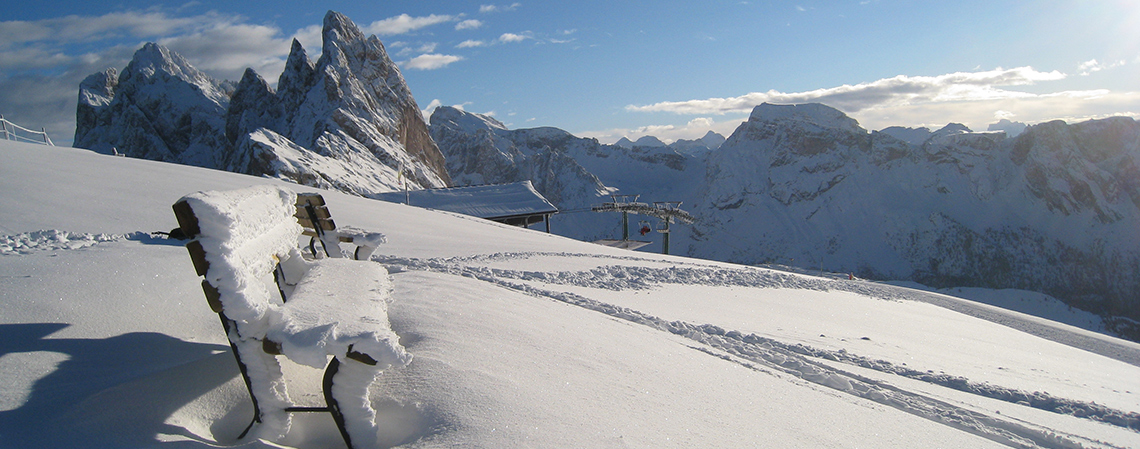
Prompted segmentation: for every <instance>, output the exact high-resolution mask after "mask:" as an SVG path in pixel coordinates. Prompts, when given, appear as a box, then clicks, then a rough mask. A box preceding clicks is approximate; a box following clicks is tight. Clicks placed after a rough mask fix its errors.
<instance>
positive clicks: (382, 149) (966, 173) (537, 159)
mask: <svg viewBox="0 0 1140 449" xmlns="http://www.w3.org/2000/svg"><path fill="white" fill-rule="evenodd" d="M323 39H324V41H323V47H322V54H321V57H320V58H319V59H318V60H317V61H316V62H315V63H313V62H312V61H310V60H309V59H308V57H307V56H306V54H305V50H304V49H303V48H302V47H301V45H300V44H299V43H297V42H294V44H293V48H292V51H291V53H290V55H289V59H288V62H287V64H286V68H285V71H284V72H283V73H282V74H281V77H280V78H279V79H278V82H277V85H276V89H272V88H270V86H269V84H268V83H267V82H266V81H265V80H264V79H262V78H261V77H260V76H259V75H258V74H257V73H255V72H254V71H252V70H247V71H246V73H245V75H244V76H243V78H242V80H241V81H240V82H238V83H236V84H234V83H231V82H221V81H215V80H212V79H210V78H209V77H207V76H206V75H204V74H203V73H201V72H200V71H198V70H196V69H194V68H193V67H192V66H191V65H190V64H189V63H187V62H186V61H185V60H184V59H183V58H181V57H180V56H178V55H177V54H175V53H173V52H170V51H169V50H168V49H166V48H163V47H162V46H160V45H156V44H147V45H145V46H144V47H143V48H142V49H140V50H139V51H138V52H137V53H136V54H135V57H134V59H133V60H132V61H131V63H130V64H128V65H127V67H126V68H125V69H123V71H122V73H118V72H117V71H115V70H114V69H109V70H107V71H105V72H101V73H96V74H93V75H91V76H90V77H88V78H87V79H86V80H84V81H83V83H82V84H81V85H80V89H79V106H78V108H77V112H76V116H77V122H78V126H77V129H76V135H75V145H76V146H78V147H83V148H91V149H93V150H96V151H100V152H104V153H115V152H117V153H121V154H125V155H128V156H133V157H142V158H148V159H156V160H163V161H169V162H177V163H183V164H190V165H198V166H203V167H210V168H217V169H222V170H228V171H235V172H240V173H248V174H253V175H260V176H270V177H275V178H282V179H289V180H292V181H294V182H297V183H300V184H305V185H311V186H318V187H327V188H334V189H338V190H343V191H346V192H351V193H354V194H357V195H362V196H375V194H377V193H381V192H388V191H392V190H397V189H399V188H401V186H402V184H403V183H404V182H408V183H410V185H411V187H412V188H431V187H443V186H448V185H472V184H487V183H506V182H515V181H523V180H530V181H532V182H533V184H534V186H535V188H536V189H537V190H539V191H540V192H541V193H542V194H543V195H545V196H546V197H547V198H548V199H549V200H550V201H551V202H553V203H554V204H555V205H556V206H558V207H559V208H560V209H561V210H562V213H561V214H559V215H557V216H556V217H555V218H554V221H553V224H552V229H553V231H554V232H556V233H559V234H562V235H566V236H570V237H574V238H578V239H583V240H595V239H599V238H614V237H619V236H620V235H621V229H620V225H619V220H618V217H617V216H615V215H614V214H599V213H593V212H590V211H589V209H590V206H592V205H594V204H597V203H600V202H603V201H609V195H610V194H613V193H619V194H634V195H640V201H643V202H653V201H681V202H683V205H682V208H683V209H684V210H686V211H688V212H690V213H692V214H693V215H694V216H695V217H697V222H696V223H694V224H693V225H691V226H676V225H675V226H673V227H672V228H671V231H672V233H671V235H672V239H671V246H672V252H673V253H675V254H682V255H688V256H694V257H700V258H708V259H715V260H723V261H730V262H738V263H744V264H780V265H787V266H794V267H800V268H801V269H810V270H821V271H830V272H842V273H852V274H853V275H854V276H859V277H862V278H869V279H898V280H912V281H916V282H920V283H923V284H926V285H930V286H933V287H953V286H975V287H988V288H1020V289H1026V290H1034V291H1041V292H1045V293H1048V294H1050V295H1053V296H1056V297H1058V298H1060V299H1062V300H1064V301H1066V302H1067V303H1069V304H1071V305H1073V306H1076V307H1080V308H1082V309H1086V310H1089V311H1093V312H1096V313H1098V314H1101V315H1102V316H1105V317H1110V319H1109V320H1108V321H1107V322H1108V325H1109V326H1110V327H1111V328H1112V329H1113V330H1115V331H1116V332H1118V333H1120V334H1122V335H1127V336H1130V337H1131V338H1134V339H1138V340H1140V295H1138V294H1137V293H1135V292H1137V291H1140V232H1137V229H1138V226H1137V224H1138V223H1140V124H1137V123H1136V122H1135V121H1134V120H1132V119H1130V118H1112V119H1105V120H1094V121H1089V122H1084V123H1079V124H1072V125H1070V124H1066V123H1064V122H1060V121H1056V122H1049V123H1042V124H1038V125H1034V126H1030V127H1027V128H1025V127H1023V125H1021V124H1018V123H1013V122H1008V121H1003V122H999V123H998V124H995V125H994V126H993V127H992V128H993V129H995V130H997V131H992V132H973V131H971V130H969V129H967V128H966V127H965V126H962V125H958V124H950V125H947V126H946V127H943V128H941V129H939V130H935V131H931V130H929V129H926V128H918V129H914V128H901V127H891V128H886V129H883V130H880V131H873V132H872V131H868V130H866V129H863V128H862V127H860V126H859V124H858V123H857V122H856V121H855V120H854V119H852V118H850V117H847V116H846V115H845V114H843V113H842V112H840V111H838V110H836V109H833V108H831V107H828V106H825V105H821V104H801V105H772V104H763V105H760V106H757V107H756V108H755V109H754V110H753V111H752V114H751V116H750V117H749V118H748V120H747V121H745V122H743V123H742V124H741V125H740V126H739V127H738V128H737V129H736V130H735V132H733V133H732V135H731V136H729V137H728V138H727V139H725V138H724V137H723V136H720V135H718V134H716V133H712V132H709V133H708V134H706V135H705V136H704V137H702V138H700V139H695V140H678V141H676V142H673V143H671V144H668V145H666V144H665V143H663V142H661V141H660V140H659V139H656V138H653V137H642V138H640V139H638V140H637V141H636V142H634V141H630V140H628V139H622V140H621V141H619V142H617V143H616V144H613V145H606V144H601V143H599V142H598V141H597V140H596V139H587V138H579V137H576V136H574V135H572V134H570V133H568V132H566V131H563V130H560V129H557V128H549V127H548V128H533V129H518V130H511V129H507V127H506V126H504V125H503V124H502V123H501V122H499V121H497V120H495V119H494V118H492V117H489V116H485V115H480V114H475V113H470V112H465V111H463V110H460V109H457V108H452V107H440V108H437V109H436V110H435V111H434V113H433V114H432V116H431V120H430V123H431V125H430V127H429V126H428V125H427V124H426V123H425V121H424V120H423V117H422V115H421V112H420V110H419V108H418V106H417V104H416V102H415V100H414V98H413V97H412V94H411V92H410V91H409V89H408V87H407V85H406V83H404V80H403V77H402V75H401V74H400V72H399V69H398V68H397V67H396V65H395V64H394V63H393V62H392V61H391V59H389V57H388V55H387V53H386V52H385V50H384V47H383V45H382V44H381V43H380V41H379V40H378V39H376V37H375V36H371V37H365V36H364V35H363V34H362V33H361V32H360V30H359V28H357V27H356V25H355V24H353V23H352V22H351V21H350V20H349V19H348V18H347V17H344V16H343V15H340V14H338V13H335V12H331V11H330V12H329V13H328V14H327V15H326V16H325V20H324V29H323ZM631 221H633V222H634V223H636V224H641V223H638V222H642V221H644V224H645V225H650V226H651V227H652V226H656V225H659V223H657V222H656V220H655V219H650V218H648V217H643V216H634V217H633V218H632V220H631ZM631 226H632V224H631ZM639 227H640V226H639ZM638 238H641V239H646V240H649V241H652V244H651V245H650V246H648V247H646V250H649V251H659V250H660V248H661V247H660V241H661V238H660V235H658V234H655V233H650V234H648V235H645V236H641V237H638Z"/></svg>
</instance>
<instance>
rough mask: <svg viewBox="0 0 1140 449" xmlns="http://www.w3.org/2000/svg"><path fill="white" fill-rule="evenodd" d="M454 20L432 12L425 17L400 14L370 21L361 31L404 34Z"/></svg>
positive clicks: (383, 34) (377, 33)
mask: <svg viewBox="0 0 1140 449" xmlns="http://www.w3.org/2000/svg"><path fill="white" fill-rule="evenodd" d="M454 20H455V16H450V15H437V14H432V15H429V16H425V17H412V16H409V15H407V14H400V15H398V16H395V17H389V18H387V19H384V20H377V21H375V22H372V24H370V25H368V26H367V27H364V30H363V31H364V33H365V34H376V35H380V36H385V35H393V34H404V33H408V32H411V31H415V30H418V29H420V28H424V27H429V26H432V25H437V24H440V23H444V22H451V21H454Z"/></svg>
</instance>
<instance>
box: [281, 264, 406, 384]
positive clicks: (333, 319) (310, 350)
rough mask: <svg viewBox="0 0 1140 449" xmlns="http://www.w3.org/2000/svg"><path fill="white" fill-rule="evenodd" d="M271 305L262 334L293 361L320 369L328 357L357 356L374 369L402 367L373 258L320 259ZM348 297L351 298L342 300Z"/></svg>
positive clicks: (386, 287)
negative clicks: (283, 299)
mask: <svg viewBox="0 0 1140 449" xmlns="http://www.w3.org/2000/svg"><path fill="white" fill-rule="evenodd" d="M310 264H311V265H312V266H311V267H310V268H309V269H308V271H306V272H305V274H304V276H302V277H301V279H300V280H299V281H298V282H297V285H296V286H294V287H293V292H292V293H291V294H289V295H288V296H289V301H288V302H286V303H285V304H284V305H282V306H281V307H280V308H278V309H276V313H274V314H272V315H271V317H270V321H269V330H268V332H266V337H267V338H268V339H269V340H272V341H273V342H276V343H278V344H280V345H281V353H282V354H284V355H285V356H286V357H289V359H290V360H293V361H294V362H297V363H300V364H303V365H309V366H312V367H314V368H323V367H324V366H325V364H327V363H328V357H329V356H343V355H345V354H349V356H348V357H350V358H357V359H358V360H360V359H364V358H365V357H367V359H364V360H361V361H364V362H365V363H369V362H368V360H369V359H370V360H371V363H375V366H376V369H379V370H384V369H388V368H390V367H392V366H403V365H406V364H407V363H408V362H409V361H410V358H411V357H410V356H409V354H408V353H407V352H406V351H404V348H403V347H402V346H400V344H399V337H398V336H397V335H396V334H395V333H394V332H392V330H391V328H389V326H388V301H389V298H390V295H391V290H392V285H391V282H390V281H389V279H388V271H387V270H385V269H384V267H383V266H381V265H380V264H377V263H361V262H358V261H353V260H350V259H321V260H319V261H316V262H310ZM349 298H351V301H349V300H347V299H349Z"/></svg>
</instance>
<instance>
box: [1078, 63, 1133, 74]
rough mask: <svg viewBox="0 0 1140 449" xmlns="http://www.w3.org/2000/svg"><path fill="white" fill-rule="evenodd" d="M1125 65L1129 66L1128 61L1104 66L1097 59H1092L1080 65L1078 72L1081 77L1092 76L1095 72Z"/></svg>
mask: <svg viewBox="0 0 1140 449" xmlns="http://www.w3.org/2000/svg"><path fill="white" fill-rule="evenodd" d="M1125 64H1127V61H1123V60H1121V61H1114V62H1110V63H1108V64H1102V63H1100V62H1098V61H1097V60H1095V59H1090V60H1088V61H1085V62H1082V63H1080V64H1078V65H1077V71H1078V72H1080V73H1081V76H1088V75H1089V74H1091V73H1093V72H1099V71H1101V70H1107V69H1113V68H1116V67H1120V66H1122V65H1125Z"/></svg>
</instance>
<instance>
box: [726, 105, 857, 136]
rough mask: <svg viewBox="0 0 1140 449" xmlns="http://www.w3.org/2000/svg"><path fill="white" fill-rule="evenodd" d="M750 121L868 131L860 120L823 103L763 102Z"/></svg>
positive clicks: (754, 110)
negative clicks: (860, 123)
mask: <svg viewBox="0 0 1140 449" xmlns="http://www.w3.org/2000/svg"><path fill="white" fill-rule="evenodd" d="M748 120H749V121H756V122H796V123H802V124H809V125H813V126H816V127H819V128H836V129H841V130H844V131H849V132H854V133H860V134H865V133H866V132H867V131H866V130H864V129H863V128H862V127H860V126H859V122H858V121H856V120H855V119H853V118H851V117H848V116H847V114H844V113H843V112H842V111H840V110H838V109H835V108H833V107H831V106H827V105H824V104H821V103H805V104H772V103H763V104H761V105H759V106H756V107H755V108H753V109H752V114H751V115H750V116H749V117H748Z"/></svg>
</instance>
